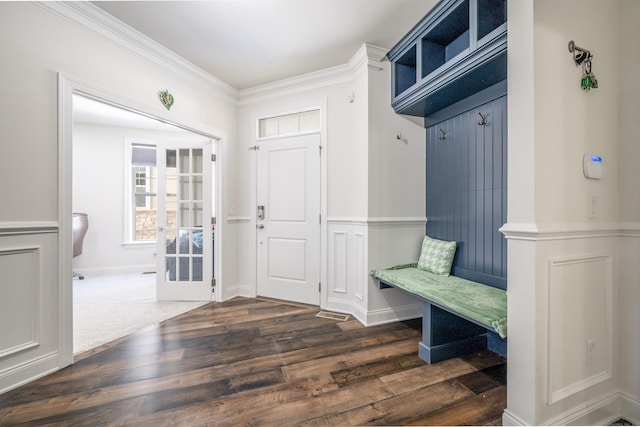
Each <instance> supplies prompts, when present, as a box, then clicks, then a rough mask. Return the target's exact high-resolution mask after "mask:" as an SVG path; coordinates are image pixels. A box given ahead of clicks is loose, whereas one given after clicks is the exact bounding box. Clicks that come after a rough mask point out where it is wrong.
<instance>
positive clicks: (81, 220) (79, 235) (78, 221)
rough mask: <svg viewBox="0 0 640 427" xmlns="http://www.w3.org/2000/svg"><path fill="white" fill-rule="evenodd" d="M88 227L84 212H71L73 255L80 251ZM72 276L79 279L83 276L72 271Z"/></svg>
mask: <svg viewBox="0 0 640 427" xmlns="http://www.w3.org/2000/svg"><path fill="white" fill-rule="evenodd" d="M88 228H89V218H88V215H87V214H86V213H74V214H73V232H72V234H73V257H74V258H75V257H77V256H78V255H80V254H81V253H82V243H83V242H84V236H85V234H87V229H88ZM73 277H77V278H78V279H80V280H83V279H84V276H83V275H81V274H78V273H73Z"/></svg>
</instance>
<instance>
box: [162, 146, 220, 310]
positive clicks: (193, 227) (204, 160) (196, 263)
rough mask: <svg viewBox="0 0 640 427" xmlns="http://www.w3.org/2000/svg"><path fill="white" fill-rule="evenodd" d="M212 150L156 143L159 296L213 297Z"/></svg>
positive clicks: (175, 298)
mask: <svg viewBox="0 0 640 427" xmlns="http://www.w3.org/2000/svg"><path fill="white" fill-rule="evenodd" d="M211 149H212V142H211V141H206V142H202V143H194V142H190V143H187V144H179V143H162V142H159V143H158V149H157V165H158V207H157V212H158V214H157V215H158V217H157V224H158V231H157V236H156V239H157V255H156V256H157V261H156V263H157V270H156V271H157V274H156V276H157V283H156V297H157V299H158V300H180V301H210V300H211V299H212V292H211V284H212V283H211V279H212V277H213V235H212V228H211V217H212V215H211V205H212V203H211V199H212V192H211V187H212V185H211V181H212V176H211Z"/></svg>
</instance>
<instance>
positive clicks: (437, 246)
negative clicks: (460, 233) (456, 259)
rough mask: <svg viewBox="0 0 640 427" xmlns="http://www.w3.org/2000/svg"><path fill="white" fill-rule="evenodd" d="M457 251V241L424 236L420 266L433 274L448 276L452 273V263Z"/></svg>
mask: <svg viewBox="0 0 640 427" xmlns="http://www.w3.org/2000/svg"><path fill="white" fill-rule="evenodd" d="M455 253H456V242H445V241H444V240H437V239H432V238H431V237H429V236H424V240H423V241H422V250H421V251H420V259H419V260H418V268H419V269H422V270H426V271H430V272H431V273H433V274H438V275H441V276H448V275H449V274H451V264H453V256H454V255H455Z"/></svg>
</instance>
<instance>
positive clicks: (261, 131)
mask: <svg viewBox="0 0 640 427" xmlns="http://www.w3.org/2000/svg"><path fill="white" fill-rule="evenodd" d="M319 130H320V110H319V109H317V110H307V111H301V112H297V113H291V114H283V115H280V116H274V117H266V118H262V119H259V120H258V138H269V137H275V136H284V135H295V134H300V133H306V132H314V131H319Z"/></svg>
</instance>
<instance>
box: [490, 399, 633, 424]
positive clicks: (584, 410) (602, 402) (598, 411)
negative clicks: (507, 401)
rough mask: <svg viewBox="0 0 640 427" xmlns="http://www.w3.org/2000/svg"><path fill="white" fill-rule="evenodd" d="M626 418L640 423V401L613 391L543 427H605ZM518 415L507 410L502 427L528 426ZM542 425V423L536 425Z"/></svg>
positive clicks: (504, 413) (557, 417) (547, 422)
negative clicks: (550, 426)
mask: <svg viewBox="0 0 640 427" xmlns="http://www.w3.org/2000/svg"><path fill="white" fill-rule="evenodd" d="M620 418H624V419H625V420H627V421H629V422H631V423H632V424H633V425H638V424H639V423H640V401H638V400H637V399H635V398H633V397H631V396H628V395H626V394H625V393H622V392H619V391H613V392H610V393H607V394H605V395H602V396H600V397H598V398H596V399H593V400H590V401H589V402H585V403H583V404H581V405H580V406H577V407H575V408H572V409H570V410H569V411H566V412H564V413H562V414H560V415H558V416H556V417H554V418H552V419H550V420H547V421H545V422H544V423H541V425H574V426H603V425H605V426H606V425H610V424H611V423H612V422H615V421H617V420H619V419H620ZM528 424H530V423H527V422H525V421H523V420H522V419H521V418H519V417H518V416H517V415H515V414H514V413H512V412H511V411H509V409H508V408H507V409H505V411H504V412H503V414H502V425H504V426H522V425H528ZM536 424H540V423H536Z"/></svg>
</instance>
